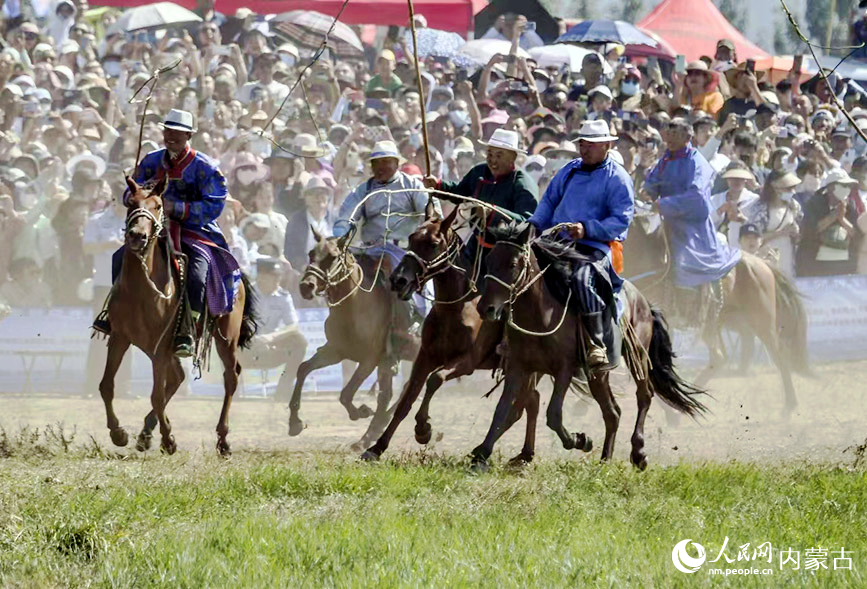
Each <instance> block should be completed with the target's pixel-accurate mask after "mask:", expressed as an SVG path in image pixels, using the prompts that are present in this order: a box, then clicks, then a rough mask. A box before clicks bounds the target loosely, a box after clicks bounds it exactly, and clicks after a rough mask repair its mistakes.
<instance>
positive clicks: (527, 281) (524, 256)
mask: <svg viewBox="0 0 867 589" xmlns="http://www.w3.org/2000/svg"><path fill="white" fill-rule="evenodd" d="M497 243H498V244H502V245H507V246H509V247H514V248H518V249H519V250H521V257H520V259H521V261H522V262H523V263H522V264H521V271H520V273H519V274H518V277H517V278H516V279H515V281H514V282H512V283H511V284H510V283H508V282H506V281H505V280H502V279H501V278H499V277H497V276H494V275H493V274H485V280H492V281H494V282H496V283H497V284H499V285H500V286H502V287H504V288H506V289H507V290H508V291H509V303H508V305H509V312H508V317H507V318H506V323H507V324H508V326H509V327H511V328H512V329H515V330H516V331H519V332H520V333H523V334H524V335H533V336H536V337H546V336H549V335H553V334H555V333H556V332H557V330H559V329H560V328H561V327H562V326H563V322H564V321H566V315H568V314H569V302H570V301H571V299H572V289H571V288H570V289H569V294H567V295H566V304H564V305H563V316H562V317H560V321H558V322H557V325H556V327H554V328H553V329H551V330H550V331H545V332H537V331H530V330H528V329H524V328H523V327H521V326H520V325H518V324H517V323H515V320H514V318H513V317H512V312H513V309H514V306H515V305H514V304H515V301H517V300H518V297H520V296H521V295H522V294H524V293H525V292H527V291H528V290H530V288H531V287H532V286H533V285H534V284H536V282H538V281H539V279H540V278H542V276H544V275H545V270H547V268H545V269H544V270H540V271H539V272H537V273H536V274H535V275H534V276H532V277H531V276H530V269H531V267H532V264H531V263H530V262H531V260H530V254H531V250H530V244H529V243H523V244H521V243H515V242H512V241H505V240H504V241H499V242H497Z"/></svg>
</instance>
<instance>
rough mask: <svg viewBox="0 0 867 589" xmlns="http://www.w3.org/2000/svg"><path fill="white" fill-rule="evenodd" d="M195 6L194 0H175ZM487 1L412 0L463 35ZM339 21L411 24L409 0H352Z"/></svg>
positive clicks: (320, 5) (101, 2)
mask: <svg viewBox="0 0 867 589" xmlns="http://www.w3.org/2000/svg"><path fill="white" fill-rule="evenodd" d="M172 1H174V2H175V4H179V5H181V6H183V7H185V8H189V9H190V10H192V9H193V8H195V6H196V2H195V0H172ZM91 4H92V5H94V6H119V7H130V6H141V5H142V4H150V0H94V1H93V2H92V3H91ZM342 5H343V0H216V9H217V12H222V13H223V14H225V15H226V16H232V15H234V14H235V11H236V10H238V9H239V8H249V9H250V10H252V11H253V12H257V13H259V14H279V13H281V12H289V11H290V10H315V11H316V12H321V13H322V14H327V15H329V16H335V15H336V14H337V13H338V12H339V11H340V7H341V6H342ZM487 5H488V2H487V0H413V7H414V8H415V13H416V14H421V15H424V17H425V18H426V19H427V24H428V26H429V27H430V28H432V29H441V30H443V31H454V32H456V33H460V34H462V35H466V34H467V32H469V31H472V30H473V17H474V16H475V14H476V13H477V12H480V11H481V10H482V9H483V8H485V7H486V6H487ZM340 21H341V22H343V23H345V24H348V25H399V26H406V25H408V24H409V8H408V7H407V4H406V0H349V3H348V4H347V5H346V8H345V9H344V11H343V14H342V15H341V16H340Z"/></svg>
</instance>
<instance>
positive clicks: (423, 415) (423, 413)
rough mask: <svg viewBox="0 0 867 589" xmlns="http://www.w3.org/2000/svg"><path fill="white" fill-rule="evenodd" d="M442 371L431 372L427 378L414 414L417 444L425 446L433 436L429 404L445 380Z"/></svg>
mask: <svg viewBox="0 0 867 589" xmlns="http://www.w3.org/2000/svg"><path fill="white" fill-rule="evenodd" d="M444 373H445V371H444V370H437V371H436V372H432V373H431V375H430V376H428V378H427V385H426V386H425V390H424V398H423V399H422V400H421V406H420V407H419V408H418V413H416V414H415V441H416V442H418V443H419V444H422V445H424V444H427V443H429V442H430V439H431V436H432V435H433V429H432V428H431V426H430V414H429V411H430V402H431V399H433V396H434V395H435V394H436V392H437V391H438V390H439V388H440V387H441V386H443V383H444V382H445V381H446V379H445V378H444V377H443V374H444Z"/></svg>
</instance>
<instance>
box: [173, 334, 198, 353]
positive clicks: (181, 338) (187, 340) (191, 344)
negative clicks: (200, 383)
mask: <svg viewBox="0 0 867 589" xmlns="http://www.w3.org/2000/svg"><path fill="white" fill-rule="evenodd" d="M174 345H175V356H177V357H178V358H190V357H192V355H193V351H194V349H195V346H196V342H195V341H194V340H193V337H192V336H191V335H186V334H185V335H177V336H175V342H174Z"/></svg>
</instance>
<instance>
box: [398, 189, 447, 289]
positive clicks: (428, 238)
mask: <svg viewBox="0 0 867 589" xmlns="http://www.w3.org/2000/svg"><path fill="white" fill-rule="evenodd" d="M457 213H458V208H457V207H455V209H454V210H453V211H452V212H451V213H450V214H449V216H447V217H446V218H445V219H443V218H442V217H440V216H439V215H438V214H436V212H435V210H434V207H433V203H430V202H429V203H428V206H427V208H426V209H425V222H424V223H422V225H421V226H420V227H419V228H418V229H416V231H415V233H413V234H412V235H410V236H409V248H408V250H407V252H406V255H405V256H404V257H403V260H401V262H400V264H398V265H397V268H395V269H394V272H392V273H391V278H390V280H391V290H393V291H395V292H396V293H397V295H398V296H399V297H400V298H401V299H403V300H405V301H408V300H409V299H410V297H412V293H413V292H415V291H418V290H421V287H422V286H423V285H424V283H425V282H426V281H427V280H428V279H429V278H431V277H432V276H433V275H435V274H437V273H439V272H442V271H443V270H444V269H446V267H447V266H448V265H449V264H451V262H452V258H453V256H452V254H453V253H454V254H457V248H459V247H460V244H459V243H458V242H457V241H454V240H455V239H456V238H455V237H454V232H452V230H451V226H452V223H453V222H454V220H455V218H456V217H457Z"/></svg>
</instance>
